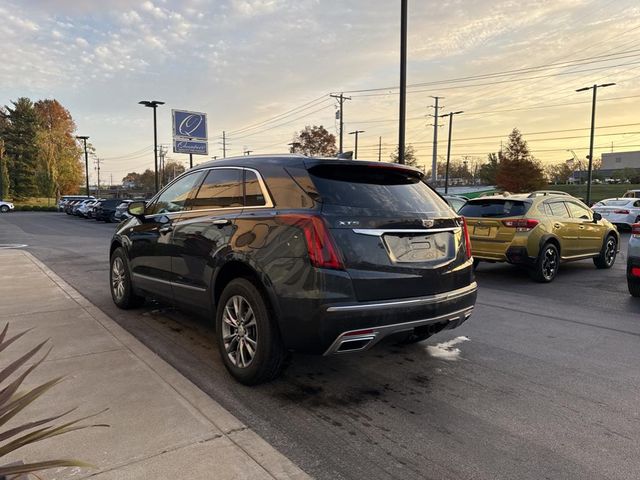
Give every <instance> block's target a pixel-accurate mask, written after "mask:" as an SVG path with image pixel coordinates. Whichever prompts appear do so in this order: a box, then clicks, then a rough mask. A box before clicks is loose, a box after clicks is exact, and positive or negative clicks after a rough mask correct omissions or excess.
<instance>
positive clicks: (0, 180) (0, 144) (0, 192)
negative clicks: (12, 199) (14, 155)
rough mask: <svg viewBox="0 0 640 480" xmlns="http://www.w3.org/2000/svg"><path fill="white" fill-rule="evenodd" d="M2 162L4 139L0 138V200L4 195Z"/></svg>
mask: <svg viewBox="0 0 640 480" xmlns="http://www.w3.org/2000/svg"><path fill="white" fill-rule="evenodd" d="M3 162H4V140H2V139H1V138H0V200H2V198H3V197H4V169H3V168H2V165H3ZM7 187H8V185H7ZM7 189H8V188H7Z"/></svg>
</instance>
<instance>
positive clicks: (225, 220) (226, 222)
mask: <svg viewBox="0 0 640 480" xmlns="http://www.w3.org/2000/svg"><path fill="white" fill-rule="evenodd" d="M230 223H231V220H229V219H228V218H219V219H217V220H214V221H213V224H214V225H217V226H218V227H224V226H225V225H229V224H230Z"/></svg>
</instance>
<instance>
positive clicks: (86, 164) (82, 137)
mask: <svg viewBox="0 0 640 480" xmlns="http://www.w3.org/2000/svg"><path fill="white" fill-rule="evenodd" d="M76 138H77V139H78V140H82V142H83V143H84V171H85V175H86V179H85V182H86V187H87V197H88V196H89V154H88V153H87V140H88V139H89V137H87V136H86V135H76Z"/></svg>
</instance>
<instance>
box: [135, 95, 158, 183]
mask: <svg viewBox="0 0 640 480" xmlns="http://www.w3.org/2000/svg"><path fill="white" fill-rule="evenodd" d="M138 103H139V104H140V105H144V106H145V107H149V108H153V157H154V170H155V186H156V193H158V190H159V186H158V123H157V118H156V109H157V108H158V105H164V102H161V101H159V100H141V101H139V102H138Z"/></svg>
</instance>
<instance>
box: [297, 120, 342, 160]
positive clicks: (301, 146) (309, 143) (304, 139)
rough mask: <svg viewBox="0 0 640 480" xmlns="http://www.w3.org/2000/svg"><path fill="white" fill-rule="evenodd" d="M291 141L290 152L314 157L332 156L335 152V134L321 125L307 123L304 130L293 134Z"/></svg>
mask: <svg viewBox="0 0 640 480" xmlns="http://www.w3.org/2000/svg"><path fill="white" fill-rule="evenodd" d="M291 143H292V145H291V150H290V152H291V153H302V154H304V155H308V156H316V157H332V156H334V155H335V154H336V153H337V148H336V136H335V135H333V134H332V133H329V132H328V131H327V129H326V128H324V127H323V126H322V125H320V126H316V125H314V126H313V127H310V126H309V125H307V126H306V127H305V128H304V130H301V131H300V132H299V133H297V134H295V136H294V137H293V140H292V142H291Z"/></svg>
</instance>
